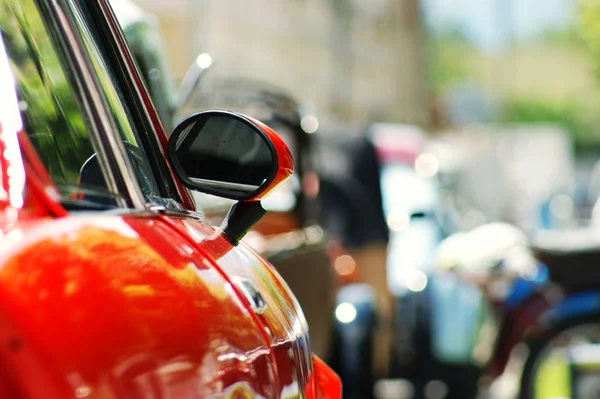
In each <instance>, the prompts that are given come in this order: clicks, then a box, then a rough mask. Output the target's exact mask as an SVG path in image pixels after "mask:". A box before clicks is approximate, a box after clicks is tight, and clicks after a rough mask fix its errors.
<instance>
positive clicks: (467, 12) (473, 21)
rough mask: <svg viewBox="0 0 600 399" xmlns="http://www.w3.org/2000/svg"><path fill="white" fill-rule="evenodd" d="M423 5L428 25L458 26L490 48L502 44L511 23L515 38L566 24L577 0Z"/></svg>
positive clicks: (461, 0)
mask: <svg viewBox="0 0 600 399" xmlns="http://www.w3.org/2000/svg"><path fill="white" fill-rule="evenodd" d="M423 6H424V9H425V13H426V15H427V18H428V20H429V22H430V24H431V26H433V27H440V26H461V27H463V28H464V29H465V31H466V32H467V33H468V34H469V35H470V36H471V37H472V39H473V40H474V41H475V42H476V43H477V44H479V45H480V46H482V47H483V48H485V49H487V50H491V51H493V50H495V49H498V48H501V47H502V44H503V43H504V37H506V34H507V31H508V29H507V27H510V26H511V25H512V31H513V34H514V35H515V36H516V37H517V38H526V37H528V36H532V35H535V34H536V33H539V32H540V31H543V30H546V29H549V28H560V27H566V26H568V25H569V24H571V23H572V22H573V20H574V17H575V7H576V0H423Z"/></svg>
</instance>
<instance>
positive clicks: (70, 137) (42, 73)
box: [0, 0, 156, 206]
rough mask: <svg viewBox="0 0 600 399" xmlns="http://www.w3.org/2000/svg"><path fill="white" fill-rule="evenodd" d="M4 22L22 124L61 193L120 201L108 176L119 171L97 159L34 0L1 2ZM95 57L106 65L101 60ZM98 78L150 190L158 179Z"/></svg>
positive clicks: (127, 149)
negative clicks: (153, 175) (155, 178)
mask: <svg viewBox="0 0 600 399" xmlns="http://www.w3.org/2000/svg"><path fill="white" fill-rule="evenodd" d="M0 27H1V28H2V36H3V39H4V42H5V44H6V49H7V52H8V57H9V60H10V63H11V67H12V70H13V73H14V75H15V80H16V86H17V93H18V96H19V107H20V110H21V114H22V119H23V125H24V130H25V132H26V133H27V135H28V137H29V139H30V140H31V142H32V144H33V145H34V147H35V148H36V150H37V152H38V155H39V157H40V159H41V160H42V162H43V163H44V165H45V166H46V168H47V169H48V172H49V173H50V176H51V178H52V179H53V181H54V183H55V184H56V186H57V188H58V189H59V191H60V192H61V194H62V195H63V198H65V199H67V200H81V201H87V202H95V203H101V204H103V205H108V206H115V205H117V204H118V203H119V202H118V199H119V198H120V197H121V195H120V193H118V192H115V190H110V189H109V185H108V184H107V176H110V173H116V171H110V170H107V167H106V166H103V163H102V162H101V161H100V160H99V159H98V156H97V153H98V151H100V148H97V147H99V146H98V145H97V143H98V141H97V138H96V141H95V140H94V138H95V136H93V135H94V134H95V133H94V132H93V129H92V128H91V127H90V126H91V125H90V124H89V123H88V120H87V119H86V118H87V116H86V115H87V114H86V113H85V112H83V110H84V108H83V107H82V105H81V101H80V100H79V97H78V96H77V91H76V90H77V89H74V86H73V85H72V84H71V82H72V80H70V72H69V69H68V67H66V65H68V64H67V63H66V62H64V58H63V57H62V53H61V52H59V51H57V47H56V46H55V45H54V42H53V38H52V35H51V34H50V32H49V31H48V30H47V28H46V26H45V25H44V23H43V18H42V16H41V14H40V12H39V10H38V9H37V7H36V5H35V3H34V2H33V0H22V1H12V0H9V1H6V2H3V3H2V4H1V5H0ZM95 61H96V63H97V65H96V67H97V68H102V65H101V62H102V60H99V59H96V60H95ZM100 81H101V82H102V85H103V89H104V91H105V94H107V100H108V103H109V108H110V112H111V113H112V115H113V117H114V118H115V121H116V124H117V126H118V128H119V133H120V135H121V138H122V139H123V142H124V145H125V152H126V153H127V156H128V157H129V159H130V161H131V164H132V166H133V169H134V171H135V174H136V177H137V178H138V180H139V183H140V186H141V187H142V191H143V192H144V194H145V195H147V196H152V195H153V194H154V193H155V192H156V184H155V182H154V181H153V178H152V175H151V172H150V171H149V170H150V168H149V167H148V162H147V159H146V158H145V155H144V153H143V151H141V150H140V149H139V148H138V142H139V140H137V139H136V134H135V132H134V131H133V130H132V127H131V126H130V125H129V122H128V120H130V119H131V118H130V117H129V116H128V112H127V110H126V109H124V108H123V105H122V103H121V102H120V101H119V96H118V93H116V91H115V90H114V88H113V87H111V86H110V80H109V79H103V77H102V76H100Z"/></svg>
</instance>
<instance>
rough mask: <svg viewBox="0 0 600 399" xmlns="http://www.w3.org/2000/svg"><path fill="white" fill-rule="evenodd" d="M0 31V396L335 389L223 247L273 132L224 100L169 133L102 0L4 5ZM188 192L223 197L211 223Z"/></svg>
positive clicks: (263, 282) (253, 267) (240, 254)
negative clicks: (220, 214)
mask: <svg viewBox="0 0 600 399" xmlns="http://www.w3.org/2000/svg"><path fill="white" fill-rule="evenodd" d="M0 28H1V31H0V215H1V216H0V398H73V397H76V398H87V397H89V398H128V399H132V398H136V399H137V398H139V399H141V398H145V399H146V398H153V399H154V398H156V399H158V398H161V399H162V398H165V399H167V398H208V397H210V398H220V397H227V398H229V397H232V398H233V397H235V398H241V397H244V398H246V397H261V398H283V397H286V398H291V397H299V398H324V397H327V398H334V397H335V398H339V397H340V394H341V386H340V382H339V379H338V378H337V376H336V375H335V374H334V373H333V372H332V371H331V370H330V369H329V368H328V367H327V366H326V365H325V364H324V363H323V362H322V361H320V360H319V359H318V358H316V357H314V356H312V354H311V351H310V343H309V341H308V327H307V325H306V321H305V319H304V316H303V314H302V310H301V309H300V307H299V306H298V303H297V301H296V299H295V298H294V296H293V294H292V293H291V292H290V290H289V288H288V287H287V285H286V284H285V282H284V281H283V280H282V279H281V278H280V277H279V275H278V274H277V273H276V272H275V271H274V269H273V268H272V267H271V266H270V265H269V264H268V263H267V262H266V261H264V260H263V259H262V258H261V257H260V256H259V255H257V254H256V253H255V252H254V251H253V250H252V249H250V248H248V247H246V246H244V245H243V244H238V243H239V240H240V239H241V237H242V236H243V235H244V234H245V232H246V231H248V229H250V228H251V227H252V225H253V224H254V223H256V222H257V221H258V219H260V217H261V216H262V215H263V214H264V210H263V209H262V207H261V206H260V199H261V198H263V197H264V196H265V195H266V194H267V193H268V192H269V191H271V190H273V189H274V188H275V187H276V186H277V185H278V184H280V183H281V182H283V181H284V180H285V179H286V178H287V177H289V175H290V174H291V173H292V171H293V162H292V158H291V156H290V153H289V150H288V149H287V147H286V146H285V145H284V144H283V141H282V140H281V139H280V138H279V137H278V136H277V135H276V134H275V133H274V132H273V131H272V130H271V129H269V128H268V127H267V126H265V125H264V124H262V123H260V122H258V121H256V120H253V119H251V118H249V117H245V116H243V115H240V114H236V113H229V112H225V111H209V112H202V113H199V114H196V115H193V116H191V117H189V118H187V119H185V120H184V121H183V122H181V124H179V126H178V127H177V128H176V129H175V130H174V132H173V133H172V134H171V135H170V137H168V136H167V134H166V132H165V131H164V129H163V126H162V124H161V122H160V120H159V119H158V117H157V114H156V111H155V109H154V107H153V105H152V103H151V101H150V100H149V96H148V93H147V91H146V89H145V87H144V85H143V84H142V81H141V79H140V75H139V74H138V71H137V68H136V66H135V64H134V62H133V61H132V57H131V54H130V52H129V50H128V48H127V46H126V45H125V40H124V38H123V35H122V32H121V31H120V28H119V25H118V23H117V21H116V19H115V16H114V15H113V13H112V11H111V9H110V7H109V6H108V3H107V2H106V0H94V1H92V0H5V1H3V2H2V3H1V4H0ZM155 78H159V77H158V76H156V77H155ZM189 189H192V190H198V191H202V192H205V193H210V194H214V195H220V196H223V197H227V198H232V199H236V200H237V201H238V202H237V203H236V205H234V207H233V208H232V209H231V211H230V213H229V214H228V216H227V218H226V220H225V222H224V224H223V225H222V226H221V227H219V228H214V227H211V226H209V225H207V224H205V223H204V222H203V218H202V215H200V214H199V213H197V212H196V211H195V206H194V203H193V201H192V198H191V195H190V192H189Z"/></svg>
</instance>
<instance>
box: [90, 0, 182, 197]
mask: <svg viewBox="0 0 600 399" xmlns="http://www.w3.org/2000/svg"><path fill="white" fill-rule="evenodd" d="M98 2H99V3H100V5H101V8H102V15H103V16H104V18H105V19H106V20H107V21H109V24H110V23H114V24H116V26H120V24H119V21H118V19H117V17H116V16H115V15H114V11H113V10H112V7H111V6H110V4H109V2H108V1H107V0H98ZM106 9H108V10H110V11H109V12H106V11H105V10H106ZM110 37H111V39H112V40H113V41H114V42H116V43H117V44H118V43H119V40H118V37H117V33H116V32H115V31H114V30H113V29H110ZM122 39H123V40H124V41H125V37H123V38H122ZM116 47H117V48H118V52H119V56H120V57H121V58H122V59H123V60H131V61H133V60H134V57H133V55H132V54H131V52H130V51H129V49H124V48H123V46H121V45H119V44H118V45H117V46H116ZM124 64H125V72H126V73H127V78H128V79H129V80H130V81H131V82H134V83H135V82H138V80H139V81H140V82H141V85H142V86H143V89H144V90H146V95H144V93H142V88H141V87H140V85H139V84H133V86H134V89H135V94H136V95H137V98H138V99H139V101H140V102H142V103H144V102H145V101H144V99H145V98H146V97H148V98H150V94H149V92H148V90H147V88H146V87H145V82H144V81H143V79H142V78H141V73H139V71H137V70H134V69H135V68H137V67H136V66H135V64H131V63H130V62H124ZM132 65H133V66H132ZM152 107H153V108H154V105H152ZM141 108H142V110H143V113H144V117H145V119H146V120H147V121H148V123H149V125H150V126H151V127H152V130H153V131H152V134H153V136H154V137H155V138H156V140H157V144H158V148H159V151H160V154H161V155H162V156H163V159H164V162H165V163H168V162H167V154H166V148H165V147H163V145H162V143H161V140H160V138H159V137H158V136H159V133H165V130H164V126H163V130H162V132H157V131H156V126H155V124H154V122H153V118H152V115H150V112H149V111H148V107H147V106H143V107H141ZM155 113H156V111H155ZM161 125H162V122H161ZM166 133H168V132H166ZM166 169H167V171H168V174H169V177H171V178H172V179H176V178H177V177H176V176H175V175H174V174H173V171H172V170H171V169H170V168H169V167H168V166H167V168H166ZM174 188H175V191H176V193H177V194H178V195H179V198H178V200H179V201H180V202H181V204H183V203H185V197H186V194H187V196H188V197H189V198H190V200H191V201H192V203H193V199H192V195H191V193H190V192H189V191H188V192H187V193H184V192H182V190H187V189H186V188H185V187H180V186H179V185H177V184H174ZM151 206H152V205H151V204H149V203H148V202H147V201H146V205H145V207H146V208H149V207H151ZM180 207H181V206H180V205H179V206H178V207H177V208H180Z"/></svg>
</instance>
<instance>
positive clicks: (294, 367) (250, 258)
mask: <svg viewBox="0 0 600 399" xmlns="http://www.w3.org/2000/svg"><path fill="white" fill-rule="evenodd" d="M170 222H172V223H173V224H174V226H175V227H176V228H177V229H179V230H180V231H181V232H182V234H185V235H186V236H189V237H190V238H191V239H192V240H193V242H194V243H195V244H196V248H198V250H199V251H201V252H202V253H204V254H205V255H206V256H207V258H211V259H215V260H216V262H217V264H218V266H219V268H220V269H221V270H223V271H224V272H225V273H226V274H227V275H228V276H229V278H230V279H231V281H232V283H233V284H234V285H235V286H236V287H237V288H238V289H239V290H240V292H242V293H244V292H245V293H246V295H245V296H246V300H247V302H248V303H249V304H250V305H251V309H252V311H253V312H254V314H256V315H257V316H258V319H259V320H260V322H261V323H262V325H263V327H264V329H265V331H266V332H267V334H268V337H269V340H270V344H271V346H272V349H273V353H274V357H275V366H276V368H277V374H278V377H279V382H280V384H281V392H280V395H281V397H288V396H291V397H297V396H298V397H301V395H303V392H304V391H305V390H308V389H310V388H309V386H310V384H311V380H310V376H311V373H312V361H311V349H310V343H309V339H308V325H307V323H306V319H305V317H304V315H303V313H302V310H301V308H300V306H299V304H298V302H297V300H296V299H295V298H294V296H293V294H292V293H291V291H290V289H289V287H288V286H287V284H286V283H285V282H284V281H283V279H282V278H281V277H280V276H279V275H278V273H277V272H276V271H275V269H274V268H273V267H272V266H271V265H269V264H268V263H267V262H266V261H264V260H263V258H261V257H260V256H259V255H258V254H257V253H256V252H254V251H253V250H251V249H250V248H249V247H247V246H246V245H244V244H243V243H241V244H238V246H236V247H233V246H232V245H231V244H230V243H229V242H228V241H227V240H226V239H225V238H224V237H223V236H222V235H221V234H220V233H219V232H218V231H217V230H215V229H214V228H213V227H210V226H208V225H206V224H204V223H200V222H198V221H195V220H191V219H186V218H180V217H171V218H170ZM253 293H254V294H257V295H258V296H259V297H260V301H263V304H262V306H261V305H260V304H258V303H255V301H254V300H253V298H252V296H253V295H252V294H253Z"/></svg>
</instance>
